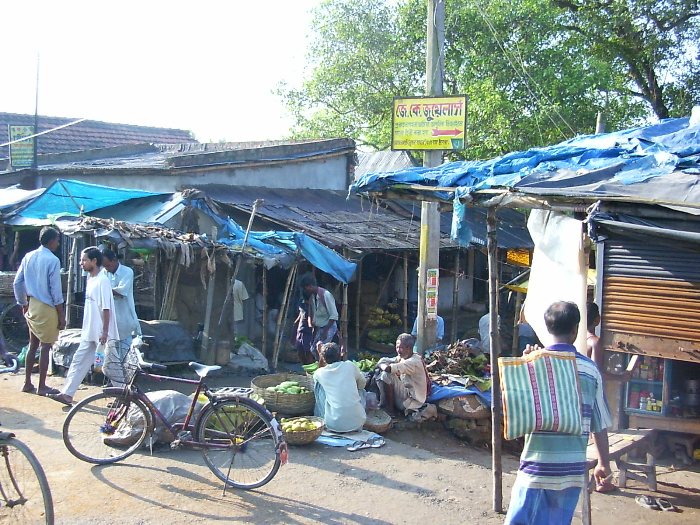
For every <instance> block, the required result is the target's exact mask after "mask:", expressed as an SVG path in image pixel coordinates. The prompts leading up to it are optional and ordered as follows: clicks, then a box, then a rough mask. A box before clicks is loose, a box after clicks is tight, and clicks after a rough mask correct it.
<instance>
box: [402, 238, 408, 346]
mask: <svg viewBox="0 0 700 525" xmlns="http://www.w3.org/2000/svg"><path fill="white" fill-rule="evenodd" d="M403 332H404V333H407V332H408V252H403Z"/></svg>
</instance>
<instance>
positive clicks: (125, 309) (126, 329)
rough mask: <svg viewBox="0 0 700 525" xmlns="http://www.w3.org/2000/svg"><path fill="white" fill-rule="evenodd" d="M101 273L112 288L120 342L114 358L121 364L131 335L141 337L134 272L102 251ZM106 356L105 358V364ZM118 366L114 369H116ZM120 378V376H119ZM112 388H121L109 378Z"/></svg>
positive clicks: (120, 383) (110, 252)
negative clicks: (135, 296) (135, 300)
mask: <svg viewBox="0 0 700 525" xmlns="http://www.w3.org/2000/svg"><path fill="white" fill-rule="evenodd" d="M102 267H103V268H104V269H103V270H102V271H103V273H104V274H105V275H106V276H107V278H108V279H109V284H110V286H111V287H112V296H113V298H114V317H115V318H116V321H117V331H118V332H119V336H120V337H121V340H120V341H119V345H117V348H116V351H117V353H116V356H114V357H115V358H116V360H117V362H118V363H121V362H122V361H123V359H124V356H126V353H127V352H128V351H129V348H130V347H131V339H132V336H133V335H141V323H139V318H138V317H137V316H136V305H135V303H134V271H133V270H132V269H131V268H129V267H128V266H125V265H123V264H120V263H119V258H118V256H117V254H116V253H114V252H113V251H112V250H103V251H102ZM106 359H107V356H105V363H106V362H107V361H106ZM118 368H120V367H119V366H117V367H115V371H114V372H113V373H118V372H116V369H118ZM120 377H121V375H120ZM111 379H112V384H113V385H114V386H122V385H123V384H124V383H122V382H120V381H119V380H118V379H119V378H115V377H113V378H111Z"/></svg>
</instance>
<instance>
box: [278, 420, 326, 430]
mask: <svg viewBox="0 0 700 525" xmlns="http://www.w3.org/2000/svg"><path fill="white" fill-rule="evenodd" d="M280 424H281V425H282V432H284V433H291V432H307V431H309V430H316V429H318V428H320V427H321V426H322V425H323V424H322V423H320V422H318V421H311V420H310V419H307V418H305V417H293V418H282V419H280Z"/></svg>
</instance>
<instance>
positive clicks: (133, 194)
mask: <svg viewBox="0 0 700 525" xmlns="http://www.w3.org/2000/svg"><path fill="white" fill-rule="evenodd" d="M154 195H159V194H158V193H152V192H149V191H141V190H126V189H121V188H110V187H108V186H100V185H98V184H89V183H87V182H79V181H75V180H61V179H59V180H57V181H55V182H54V183H52V184H51V186H49V187H48V188H46V190H44V192H43V193H42V194H41V195H40V196H39V197H37V198H36V199H34V200H33V201H32V202H30V203H29V204H27V205H26V206H25V207H23V208H21V209H19V210H18V211H17V212H16V213H15V214H14V216H13V218H12V219H9V220H7V221H6V222H7V223H8V224H12V225H19V224H25V223H27V224H30V223H35V224H36V222H34V221H44V220H46V219H47V218H49V217H56V216H60V215H79V214H80V213H89V212H92V211H95V210H98V209H100V208H106V207H107V206H113V205H115V204H120V203H123V202H126V201H129V200H131V199H139V198H143V197H152V196H154Z"/></svg>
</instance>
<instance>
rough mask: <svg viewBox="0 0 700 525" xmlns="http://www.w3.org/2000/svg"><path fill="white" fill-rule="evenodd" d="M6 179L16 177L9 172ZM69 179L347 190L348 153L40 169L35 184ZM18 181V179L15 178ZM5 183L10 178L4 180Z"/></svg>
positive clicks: (28, 180) (165, 187)
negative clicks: (226, 162)
mask: <svg viewBox="0 0 700 525" xmlns="http://www.w3.org/2000/svg"><path fill="white" fill-rule="evenodd" d="M8 177H9V178H14V177H16V176H13V175H9V176H8ZM58 178H61V179H72V180H79V181H83V182H89V183H93V184H101V185H104V186H112V187H116V188H129V189H139V190H145V191H155V192H170V191H179V190H181V189H183V188H188V187H192V186H195V185H202V184H228V185H233V186H262V187H267V188H282V189H306V188H309V189H325V190H347V188H348V155H347V154H340V155H336V156H328V157H323V158H319V159H305V160H302V161H293V162H292V161H287V162H280V163H272V164H257V165H248V166H242V167H237V168H230V167H226V168H223V169H212V168H206V169H202V168H199V169H198V168H194V167H193V168H186V167H185V168H177V169H170V170H167V171H165V170H164V171H162V172H161V171H156V170H148V171H147V172H146V171H143V172H142V170H139V171H137V170H129V171H123V172H122V171H121V170H116V169H115V170H100V171H95V172H94V173H91V171H90V170H80V171H78V170H58V171H44V172H42V173H41V175H40V181H39V184H40V185H41V186H42V187H47V186H48V185H50V184H51V183H52V182H53V181H55V180H56V179H58ZM17 182H20V181H17ZM7 183H8V184H12V183H14V181H10V180H9V179H8V180H7ZM21 183H22V186H23V187H27V188H29V187H36V184H37V181H36V179H34V176H33V175H26V176H25V177H24V178H23V179H22V181H21Z"/></svg>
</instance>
